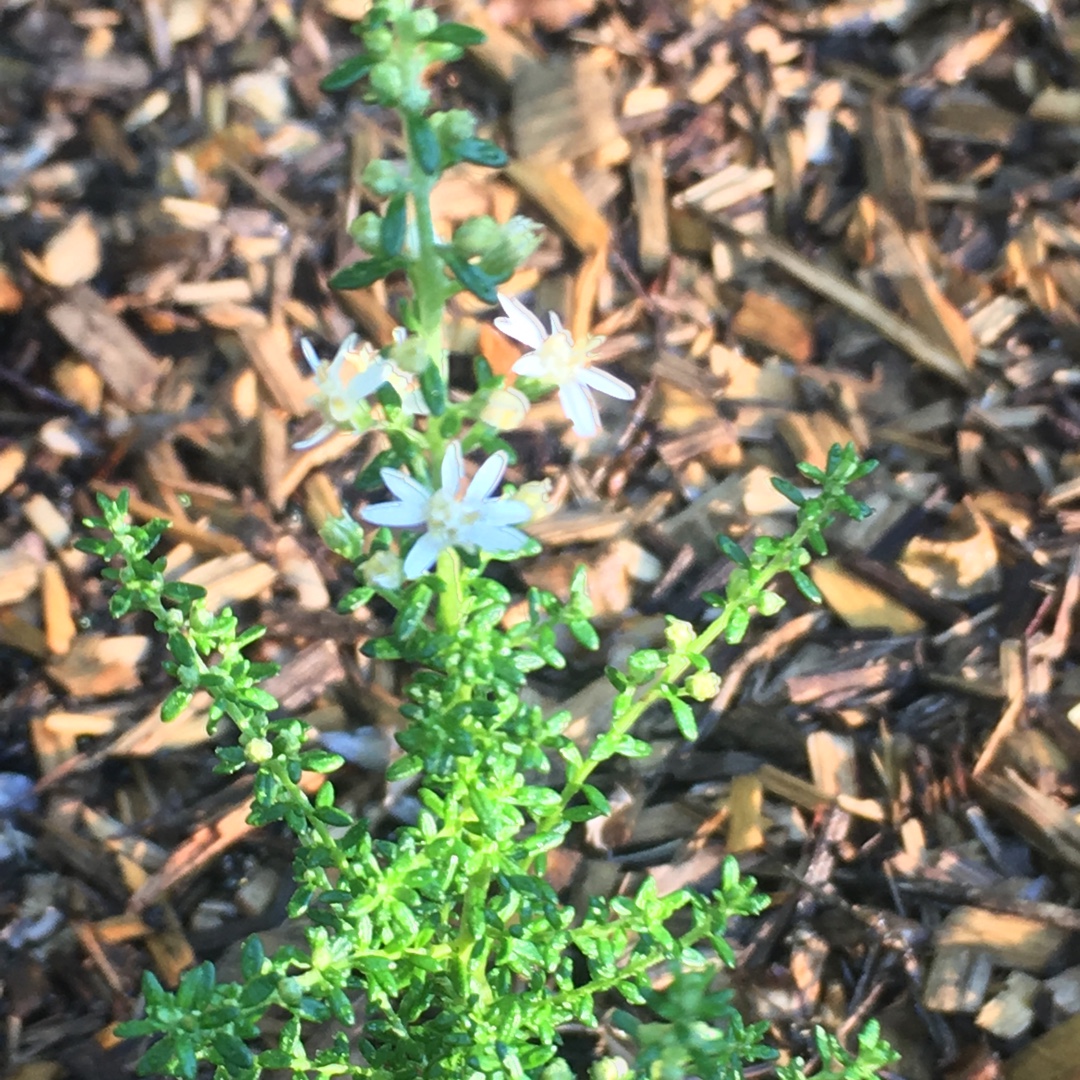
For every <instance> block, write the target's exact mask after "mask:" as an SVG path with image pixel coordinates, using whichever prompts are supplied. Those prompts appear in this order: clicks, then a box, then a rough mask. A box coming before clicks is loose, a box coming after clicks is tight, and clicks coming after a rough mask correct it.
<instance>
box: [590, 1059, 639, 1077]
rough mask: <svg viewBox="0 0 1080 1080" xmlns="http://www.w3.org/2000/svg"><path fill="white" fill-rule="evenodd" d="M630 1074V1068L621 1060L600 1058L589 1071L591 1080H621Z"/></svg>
mask: <svg viewBox="0 0 1080 1080" xmlns="http://www.w3.org/2000/svg"><path fill="white" fill-rule="evenodd" d="M629 1074H630V1066H629V1065H627V1064H626V1062H625V1061H623V1059H622V1058H618V1057H609V1058H601V1059H600V1060H599V1061H598V1062H596V1064H595V1065H593V1067H592V1068H591V1069H590V1070H589V1076H590V1077H591V1080H621V1078H622V1077H625V1076H628V1075H629Z"/></svg>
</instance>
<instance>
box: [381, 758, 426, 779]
mask: <svg viewBox="0 0 1080 1080" xmlns="http://www.w3.org/2000/svg"><path fill="white" fill-rule="evenodd" d="M423 767H424V759H423V758H422V757H420V755H419V754H406V755H405V756H404V757H399V758H398V759H397V761H395V762H394V763H393V765H391V766H390V768H388V769H387V770H386V779H387V780H407V779H408V778H409V777H410V776H416V774H417V773H418V772H420V771H421V769H423Z"/></svg>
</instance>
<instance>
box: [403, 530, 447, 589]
mask: <svg viewBox="0 0 1080 1080" xmlns="http://www.w3.org/2000/svg"><path fill="white" fill-rule="evenodd" d="M446 546H447V545H446V544H445V543H444V542H443V541H442V540H439V539H437V538H436V537H434V536H432V535H431V533H424V535H423V536H421V537H420V539H419V540H417V541H416V543H415V544H413V546H412V547H411V548H410V549H409V554H408V555H406V556H405V563H404V565H403V566H402V572H403V573H404V575H405V577H406V578H409V579H412V578H418V577H419V576H420V575H421V574H423V573H425V572H426V571H428V570H430V569H431V567H432V566H433V565H434V564H435V560H436V559H437V558H438V557H439V552H440V551H442V550H443V548H445V547H446Z"/></svg>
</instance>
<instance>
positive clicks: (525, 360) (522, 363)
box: [510, 352, 549, 379]
mask: <svg viewBox="0 0 1080 1080" xmlns="http://www.w3.org/2000/svg"><path fill="white" fill-rule="evenodd" d="M510 370H511V371H512V372H513V373H514V374H515V375H524V376H525V378H527V379H548V378H549V375H548V365H547V364H546V363H544V361H543V360H542V359H541V357H540V354H539V353H538V352H527V353H525V355H524V356H519V357H518V358H517V359H516V360H515V361H514V366H513V367H512V368H511V369H510Z"/></svg>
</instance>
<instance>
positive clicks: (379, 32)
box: [364, 26, 394, 60]
mask: <svg viewBox="0 0 1080 1080" xmlns="http://www.w3.org/2000/svg"><path fill="white" fill-rule="evenodd" d="M364 47H365V48H366V49H367V51H368V52H369V53H371V55H372V56H377V57H378V58H379V59H380V60H381V59H382V58H383V57H384V56H389V55H390V50H391V49H393V47H394V32H393V31H392V30H391V29H390V28H389V27H387V26H380V27H379V28H378V29H376V30H369V31H368V32H367V33H366V34H364Z"/></svg>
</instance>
